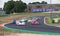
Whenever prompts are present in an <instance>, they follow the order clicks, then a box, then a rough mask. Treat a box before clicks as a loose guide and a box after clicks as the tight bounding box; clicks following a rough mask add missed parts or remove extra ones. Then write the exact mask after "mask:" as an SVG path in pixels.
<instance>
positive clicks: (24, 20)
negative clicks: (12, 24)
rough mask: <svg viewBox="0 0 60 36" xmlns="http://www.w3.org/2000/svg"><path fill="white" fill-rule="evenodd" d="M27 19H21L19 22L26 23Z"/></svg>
mask: <svg viewBox="0 0 60 36" xmlns="http://www.w3.org/2000/svg"><path fill="white" fill-rule="evenodd" d="M27 20H28V19H27V18H22V19H21V20H20V21H22V22H27Z"/></svg>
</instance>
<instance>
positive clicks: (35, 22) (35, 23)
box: [31, 21, 39, 25]
mask: <svg viewBox="0 0 60 36" xmlns="http://www.w3.org/2000/svg"><path fill="white" fill-rule="evenodd" d="M31 24H33V25H37V24H39V22H37V21H33V22H32V23H31Z"/></svg>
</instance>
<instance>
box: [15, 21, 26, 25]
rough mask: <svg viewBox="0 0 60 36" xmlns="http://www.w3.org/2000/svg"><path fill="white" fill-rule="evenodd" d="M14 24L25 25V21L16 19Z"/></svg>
mask: <svg viewBox="0 0 60 36" xmlns="http://www.w3.org/2000/svg"><path fill="white" fill-rule="evenodd" d="M16 25H25V22H22V21H16Z"/></svg>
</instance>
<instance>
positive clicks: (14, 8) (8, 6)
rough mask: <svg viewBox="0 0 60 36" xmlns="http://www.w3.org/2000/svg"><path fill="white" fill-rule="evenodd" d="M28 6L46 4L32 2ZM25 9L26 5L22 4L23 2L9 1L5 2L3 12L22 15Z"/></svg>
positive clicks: (43, 2)
mask: <svg viewBox="0 0 60 36" xmlns="http://www.w3.org/2000/svg"><path fill="white" fill-rule="evenodd" d="M29 4H47V2H45V1H42V3H40V2H33V3H29ZM26 8H27V4H26V3H24V2H23V1H21V0H19V1H13V0H10V1H8V2H5V4H4V7H3V10H4V11H6V14H10V13H22V12H24V11H25V9H26Z"/></svg>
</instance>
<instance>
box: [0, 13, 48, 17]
mask: <svg viewBox="0 0 60 36" xmlns="http://www.w3.org/2000/svg"><path fill="white" fill-rule="evenodd" d="M38 14H48V13H18V14H4V15H0V17H5V16H16V15H27V16H28V15H38Z"/></svg>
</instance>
